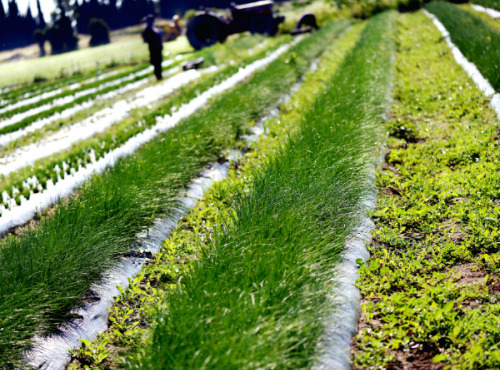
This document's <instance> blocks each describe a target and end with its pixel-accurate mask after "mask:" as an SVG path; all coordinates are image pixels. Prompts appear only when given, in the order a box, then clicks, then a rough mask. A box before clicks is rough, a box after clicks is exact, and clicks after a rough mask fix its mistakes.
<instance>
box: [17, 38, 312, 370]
mask: <svg viewBox="0 0 500 370" xmlns="http://www.w3.org/2000/svg"><path fill="white" fill-rule="evenodd" d="M286 46H287V48H288V47H290V46H291V45H286ZM285 50H286V49H285ZM280 54H281V53H280ZM318 59H319V58H318ZM318 59H316V60H315V61H313V62H312V64H311V68H310V70H309V71H308V73H313V72H314V71H315V70H316V69H317V61H318ZM306 74H307V73H306ZM304 79H305V75H304V76H302V77H301V78H300V79H299V81H298V82H296V83H295V84H294V85H293V86H292V88H291V89H290V92H288V93H287V94H284V95H283V96H282V97H281V98H280V99H279V101H278V103H277V104H276V106H277V107H280V106H282V105H283V104H286V103H287V102H288V101H289V99H290V97H291V96H292V95H293V94H294V93H295V92H296V91H297V90H298V89H299V88H300V86H301V85H302V83H303V82H304ZM279 112H280V111H279V109H278V108H276V109H272V110H271V112H270V113H269V114H268V115H266V116H265V117H263V118H261V119H260V120H259V121H258V122H257V123H256V124H255V125H254V126H253V127H252V128H251V131H252V133H251V134H250V135H245V136H242V137H241V139H242V140H243V141H245V142H246V143H247V144H251V143H252V142H254V141H255V140H257V139H258V137H260V136H261V135H262V134H264V133H265V132H264V130H263V127H264V123H265V122H267V121H268V120H270V119H273V118H275V117H276V116H278V115H279ZM240 155H242V153H241V151H239V150H233V151H232V152H231V153H230V155H229V156H228V161H226V162H224V163H218V162H213V163H210V164H209V165H208V167H207V169H205V170H204V171H203V172H202V174H201V175H200V176H199V177H197V178H196V179H195V180H193V181H192V182H191V183H190V185H189V186H188V187H187V191H186V195H185V196H184V197H183V198H181V200H180V201H179V203H178V206H177V208H176V209H174V210H173V213H172V215H171V216H169V217H167V218H165V219H157V220H155V221H154V223H153V226H152V227H151V228H150V229H148V232H147V233H145V235H143V236H141V237H138V242H137V244H136V245H135V248H134V250H136V251H138V253H136V255H134V256H128V257H124V258H122V259H121V260H120V262H119V264H118V265H117V266H116V267H114V268H113V269H111V270H110V271H109V272H108V273H107V274H106V276H105V278H104V279H103V280H102V281H101V282H99V283H98V284H94V285H93V286H92V288H91V291H92V298H93V301H92V302H91V303H87V304H85V305H84V306H82V307H80V308H78V309H75V310H73V311H71V313H72V314H76V315H78V316H79V317H80V318H79V319H77V320H73V321H71V322H69V323H66V324H64V325H62V326H61V327H60V328H59V332H60V333H59V334H58V335H54V336H50V337H41V336H39V337H36V338H35V339H34V347H33V349H32V350H31V351H29V352H28V353H27V354H26V355H25V359H26V361H27V363H28V364H29V365H30V366H34V367H36V368H41V369H63V368H64V367H65V365H66V364H67V362H68V361H69V360H70V358H71V356H70V352H69V350H70V349H74V348H78V347H80V346H81V342H80V339H87V340H94V339H96V338H97V336H98V335H99V334H100V333H102V332H104V331H105V330H106V329H107V328H108V318H109V309H110V308H112V307H113V304H114V299H115V298H114V297H116V296H118V295H119V294H120V292H119V290H118V289H117V287H121V288H122V289H127V288H128V286H129V279H131V278H133V277H134V276H135V275H136V274H137V273H138V272H140V270H141V269H142V267H143V266H144V265H145V264H146V263H147V262H148V261H149V260H150V259H151V258H152V257H153V255H155V254H157V253H158V252H159V251H160V250H161V246H162V245H163V242H164V241H165V240H166V239H167V238H169V237H170V235H171V233H172V231H173V230H174V229H175V228H176V227H177V224H178V222H179V220H181V219H182V218H183V217H184V216H186V215H187V214H188V212H189V211H190V210H192V209H194V208H195V207H196V206H197V204H198V203H199V201H200V200H202V199H203V198H204V193H205V191H207V190H208V189H209V188H210V187H211V186H212V185H213V184H214V183H216V182H219V181H221V180H223V179H224V178H226V177H227V175H228V173H229V163H230V162H229V161H231V160H236V159H237V158H238V157H239V156H240Z"/></svg>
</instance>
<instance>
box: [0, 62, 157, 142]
mask: <svg viewBox="0 0 500 370" xmlns="http://www.w3.org/2000/svg"><path fill="white" fill-rule="evenodd" d="M146 67H147V65H145V64H142V65H139V66H136V67H134V68H124V69H123V71H122V72H119V73H118V74H116V75H113V76H110V77H108V78H105V79H102V80H100V81H94V82H92V83H87V84H86V83H82V85H81V86H80V87H79V88H77V89H74V90H71V91H62V92H61V93H60V94H57V95H54V96H52V97H50V98H46V99H41V100H39V101H38V102H36V103H32V104H28V105H25V106H23V107H19V108H15V109H11V110H9V111H7V112H4V113H0V120H1V119H4V118H8V117H12V116H14V115H16V114H18V113H21V112H24V111H28V110H30V109H33V108H36V107H38V106H40V105H44V104H47V103H50V102H51V101H54V100H56V99H60V98H64V97H65V96H68V95H73V94H76V93H78V92H81V91H84V90H87V89H91V88H96V87H99V86H100V85H103V84H105V83H108V82H111V81H114V80H117V79H119V78H123V77H127V76H128V75H130V74H132V73H134V72H138V71H140V70H142V69H144V68H146ZM140 78H144V76H140ZM137 79H139V78H135V79H132V80H129V81H125V82H124V83H122V84H117V85H115V86H111V87H110V88H106V89H103V90H102V91H100V92H97V93H95V94H89V95H88V97H87V99H92V98H94V97H95V96H97V95H100V94H104V93H106V92H108V91H111V90H113V89H117V88H119V87H121V86H123V85H124V84H126V83H131V82H134V81H136V80H137ZM79 102H80V101H79V100H78V99H76V100H75V101H74V102H72V104H78V103H79ZM0 134H2V132H0Z"/></svg>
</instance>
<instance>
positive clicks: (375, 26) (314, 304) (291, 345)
mask: <svg viewBox="0 0 500 370" xmlns="http://www.w3.org/2000/svg"><path fill="white" fill-rule="evenodd" d="M392 16H393V14H391V13H384V14H381V15H380V16H378V17H375V18H374V19H373V20H372V22H371V23H370V24H369V25H368V26H367V27H366V29H365V30H364V32H363V34H362V36H361V39H360V41H359V42H358V43H357V45H356V47H355V49H354V50H353V51H352V52H351V53H350V54H348V55H347V57H346V59H345V61H344V63H343V64H342V66H341V67H340V69H339V70H338V72H337V74H336V75H335V77H334V78H332V79H331V80H330V81H328V84H327V88H326V90H325V92H324V93H323V94H321V96H320V97H318V99H317V100H316V101H315V102H314V103H313V105H312V107H311V109H310V110H308V111H307V113H305V115H304V116H303V118H302V120H301V121H300V130H299V131H298V133H297V134H296V135H294V136H292V137H290V139H289V140H288V141H287V142H286V143H285V144H284V145H283V147H282V149H281V150H280V151H279V152H278V153H277V154H276V155H275V156H273V157H272V158H270V159H269V161H267V162H266V163H265V165H263V166H262V167H261V168H260V169H258V170H256V171H255V173H253V181H252V182H251V184H250V188H249V190H248V191H247V192H242V193H240V194H238V195H237V196H236V198H235V200H234V203H233V215H232V217H231V221H230V222H226V223H225V224H223V225H221V226H220V227H218V228H217V230H216V232H215V233H214V235H212V237H211V240H210V241H209V242H208V248H207V250H206V251H205V253H204V254H203V256H202V257H201V258H200V260H199V262H197V263H195V264H194V266H193V268H192V272H191V273H189V274H188V275H187V276H182V280H183V282H184V285H183V286H182V287H181V289H178V290H177V291H174V292H173V293H172V294H171V295H169V296H168V301H167V308H166V310H165V311H164V313H163V315H162V316H161V317H160V319H159V321H158V325H157V327H156V329H155V331H154V335H153V339H152V343H151V345H150V346H148V347H146V348H145V349H144V352H143V355H142V358H140V359H139V360H138V361H137V362H133V363H132V364H131V366H132V367H136V368H164V367H168V368H186V367H188V368H200V367H207V368H265V367H271V368H303V367H309V366H310V365H311V362H312V361H313V360H314V354H315V348H316V344H317V341H318V338H319V337H320V336H321V333H322V330H323V321H322V318H324V315H325V314H326V313H327V312H328V311H329V310H330V309H331V307H329V304H328V302H327V300H326V295H327V293H328V292H329V291H330V289H331V283H330V282H329V280H330V278H331V277H332V272H333V269H334V263H335V262H336V261H337V260H338V256H339V253H340V252H341V251H342V250H343V247H344V243H345V239H346V237H347V236H348V234H349V232H350V231H351V230H352V228H353V226H354V225H355V224H356V221H357V220H358V216H359V206H360V202H361V199H362V197H363V194H364V191H366V190H367V189H368V188H370V186H371V184H370V183H369V181H368V180H367V173H368V172H369V170H370V167H371V168H373V165H374V164H373V162H374V160H375V157H376V151H377V147H378V145H379V144H380V142H379V140H380V139H381V138H382V135H381V126H380V123H381V120H382V118H381V114H382V113H383V112H384V110H385V106H386V105H387V102H388V97H389V94H388V92H389V86H390V81H391V65H392V62H391V54H392V51H393V42H392V27H391V25H392ZM354 86H356V88H353V87H354ZM225 195H226V194H224V193H223V194H220V196H221V197H222V198H224V196H225Z"/></svg>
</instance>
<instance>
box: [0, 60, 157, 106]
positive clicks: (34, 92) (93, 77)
mask: <svg viewBox="0 0 500 370" xmlns="http://www.w3.org/2000/svg"><path fill="white" fill-rule="evenodd" d="M146 67H147V65H143V68H146ZM134 69H135V67H131V66H128V67H122V68H115V69H112V70H110V71H107V72H104V73H102V74H96V73H95V72H94V73H89V74H87V75H83V74H82V75H81V76H80V77H79V78H66V79H62V80H58V81H57V83H53V84H50V85H47V86H46V87H44V88H41V87H39V88H37V89H35V86H37V84H32V85H29V86H28V87H26V88H18V89H17V90H13V91H9V92H4V93H2V94H0V110H1V111H2V112H3V111H6V110H10V109H13V108H12V104H17V105H29V104H31V102H35V101H40V100H42V99H44V98H48V97H51V96H55V95H58V94H60V93H61V92H62V91H64V90H65V89H68V90H76V89H78V88H79V87H81V86H82V85H84V84H90V83H93V82H96V81H101V80H105V79H108V78H110V77H112V76H114V75H116V74H120V73H123V72H126V71H133V70H134ZM19 102H22V103H19Z"/></svg>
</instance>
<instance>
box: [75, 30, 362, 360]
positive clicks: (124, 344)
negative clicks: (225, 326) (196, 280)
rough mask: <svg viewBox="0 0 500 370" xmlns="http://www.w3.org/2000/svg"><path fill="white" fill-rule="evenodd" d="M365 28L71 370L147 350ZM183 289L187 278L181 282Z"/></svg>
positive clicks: (332, 50) (329, 61)
mask: <svg viewBox="0 0 500 370" xmlns="http://www.w3.org/2000/svg"><path fill="white" fill-rule="evenodd" d="M364 26H365V24H364V23H363V24H357V25H355V26H353V27H352V28H351V29H350V30H349V31H346V33H345V35H343V36H342V37H341V38H340V39H339V40H337V41H335V42H334V43H331V46H330V47H329V48H328V50H327V51H326V53H325V55H323V56H322V58H321V60H320V62H319V66H318V71H316V72H315V73H314V74H309V75H308V76H307V77H306V79H305V81H304V83H303V84H302V85H301V88H300V89H299V91H298V92H296V93H295V94H294V95H293V97H292V99H291V101H290V102H289V103H288V104H286V105H285V106H284V107H281V114H280V116H279V117H277V118H275V119H273V120H271V122H266V127H267V129H268V130H269V135H267V136H262V137H261V138H260V139H259V141H258V142H257V143H254V144H252V145H251V149H250V150H249V151H247V152H246V154H245V156H244V158H241V159H240V160H239V161H237V162H235V163H233V165H234V169H235V170H234V171H232V172H231V174H230V176H229V178H228V179H226V180H224V181H223V182H222V183H220V184H218V185H217V186H216V187H215V190H212V191H210V192H209V194H207V195H206V200H205V201H204V202H201V203H200V204H199V205H198V207H196V208H195V209H194V210H193V211H192V212H191V213H190V214H189V215H188V216H187V217H186V218H185V219H183V220H182V222H181V223H180V224H179V226H178V228H177V230H176V231H175V232H174V233H173V235H172V236H171V237H170V238H169V239H168V240H167V241H166V242H165V243H164V246H163V248H162V251H161V253H160V254H158V255H157V256H156V258H155V259H154V261H153V262H151V263H150V264H149V265H147V266H146V267H145V268H144V269H143V271H142V272H141V273H140V274H139V276H138V277H136V278H135V279H134V280H133V281H132V283H131V286H129V288H127V289H126V290H125V291H124V292H123V295H122V296H121V297H119V298H117V301H116V302H115V307H114V308H113V309H112V311H111V318H110V327H109V329H108V331H107V332H105V333H103V334H102V335H101V336H100V337H99V339H98V340H96V341H94V342H93V343H89V342H86V341H84V345H83V348H82V349H80V350H79V351H77V353H76V354H75V359H74V362H73V363H72V366H71V367H72V368H74V369H76V368H82V367H83V366H85V365H87V366H91V367H92V366H94V367H108V366H109V367H111V368H115V367H120V366H122V364H123V363H124V361H125V357H129V356H130V354H131V353H136V352H138V351H141V350H143V349H144V348H145V341H147V340H149V339H150V337H151V328H152V326H154V320H155V317H156V314H157V310H158V309H161V307H164V304H165V301H167V302H168V295H169V292H171V291H172V289H173V290H175V289H176V288H177V287H178V281H179V278H180V276H182V275H185V274H188V273H189V271H190V269H191V268H192V265H193V263H194V261H195V260H196V259H197V258H198V257H199V255H200V253H201V252H202V250H203V249H204V248H205V247H206V243H207V242H208V240H210V238H211V234H212V233H213V229H214V227H216V225H218V224H220V223H221V222H222V220H223V219H224V218H225V217H227V216H228V215H229V214H231V211H230V209H231V208H230V207H231V204H232V202H233V199H234V196H235V195H236V194H238V193H239V192H241V191H245V190H244V189H247V188H248V185H249V184H250V183H251V176H249V175H250V172H251V171H252V168H256V167H259V166H261V165H263V164H264V162H265V160H266V158H267V157H268V156H269V155H272V154H273V153H274V152H275V151H276V150H277V149H279V147H280V145H281V143H282V141H283V140H284V139H285V138H286V137H287V135H289V134H291V133H293V132H296V131H297V130H298V129H299V128H300V126H299V125H298V124H299V122H300V121H301V119H302V116H303V114H304V113H305V112H306V111H307V110H308V108H309V106H310V104H311V103H312V102H313V101H314V99H315V98H316V97H317V96H318V94H320V93H321V92H322V91H323V90H324V88H325V84H326V82H327V81H329V80H330V79H331V78H332V77H333V75H334V74H335V72H336V71H337V69H338V67H339V65H340V64H341V62H342V60H343V58H344V57H345V55H346V53H347V52H348V51H349V50H350V49H351V48H352V47H353V46H354V44H355V43H356V41H357V39H358V38H359V36H360V34H361V32H362V30H363V28H364ZM181 284H183V283H182V279H181Z"/></svg>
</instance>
